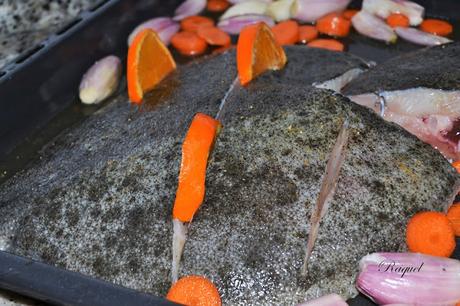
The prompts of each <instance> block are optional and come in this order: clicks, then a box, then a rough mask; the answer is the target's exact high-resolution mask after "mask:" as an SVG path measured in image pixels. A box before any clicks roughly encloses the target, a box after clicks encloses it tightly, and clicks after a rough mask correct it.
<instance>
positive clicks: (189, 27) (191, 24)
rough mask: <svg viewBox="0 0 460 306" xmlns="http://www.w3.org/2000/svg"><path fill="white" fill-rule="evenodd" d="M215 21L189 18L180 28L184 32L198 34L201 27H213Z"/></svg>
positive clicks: (206, 18) (184, 20)
mask: <svg viewBox="0 0 460 306" xmlns="http://www.w3.org/2000/svg"><path fill="white" fill-rule="evenodd" d="M213 26H214V21H213V20H212V19H211V18H208V17H204V16H189V17H187V18H184V19H182V21H181V22H180V27H181V29H182V30H184V31H188V32H197V31H198V29H199V28H200V27H213Z"/></svg>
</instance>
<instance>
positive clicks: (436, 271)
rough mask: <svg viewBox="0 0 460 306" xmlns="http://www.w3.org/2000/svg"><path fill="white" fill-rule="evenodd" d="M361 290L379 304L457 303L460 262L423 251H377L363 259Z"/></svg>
mask: <svg viewBox="0 0 460 306" xmlns="http://www.w3.org/2000/svg"><path fill="white" fill-rule="evenodd" d="M356 287H357V288H358V290H359V291H360V292H361V293H363V294H365V295H366V296H368V297H369V298H371V299H372V300H373V301H375V302H376V303H377V304H379V305H389V304H410V305H436V306H437V305H439V306H441V305H452V306H453V305H455V304H456V303H457V302H459V301H460V290H459V289H460V261H458V260H455V259H450V258H445V257H435V256H428V255H424V254H419V253H374V254H370V255H367V256H365V257H364V258H363V259H361V261H360V273H359V276H358V279H357V281H356Z"/></svg>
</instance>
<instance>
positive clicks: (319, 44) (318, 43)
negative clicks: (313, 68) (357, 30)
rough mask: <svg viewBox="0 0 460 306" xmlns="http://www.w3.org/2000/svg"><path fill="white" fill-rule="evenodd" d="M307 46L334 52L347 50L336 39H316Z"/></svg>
mask: <svg viewBox="0 0 460 306" xmlns="http://www.w3.org/2000/svg"><path fill="white" fill-rule="evenodd" d="M307 46H309V47H312V48H321V49H327V50H332V51H343V50H344V49H345V47H344V45H343V44H342V43H341V42H340V41H338V40H335V39H325V38H321V39H315V40H312V41H311V42H309V43H308V44H307Z"/></svg>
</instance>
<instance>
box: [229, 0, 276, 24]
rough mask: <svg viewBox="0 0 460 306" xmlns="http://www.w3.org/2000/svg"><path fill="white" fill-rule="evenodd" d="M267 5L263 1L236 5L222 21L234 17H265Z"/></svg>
mask: <svg viewBox="0 0 460 306" xmlns="http://www.w3.org/2000/svg"><path fill="white" fill-rule="evenodd" d="M267 7H268V5H267V3H264V2H262V1H246V2H241V3H238V4H235V5H234V6H232V7H230V8H229V9H228V10H227V11H226V12H225V13H224V14H223V15H222V16H221V17H220V20H224V19H227V18H230V17H234V16H241V15H264V14H265V11H266V10H267Z"/></svg>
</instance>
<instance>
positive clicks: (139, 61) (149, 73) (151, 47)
mask: <svg viewBox="0 0 460 306" xmlns="http://www.w3.org/2000/svg"><path fill="white" fill-rule="evenodd" d="M127 64H128V65H127V81H128V96H129V99H130V100H131V102H133V103H136V104H139V103H141V102H142V98H143V96H144V94H145V93H146V92H147V91H149V90H152V89H153V88H154V87H155V86H156V85H157V84H158V83H159V82H161V81H162V80H163V79H164V78H165V77H166V76H167V75H169V74H170V73H171V72H172V71H173V70H175V69H176V62H175V61H174V59H173V57H172V55H171V53H170V52H169V50H168V48H167V47H166V46H165V45H164V44H163V43H162V42H161V40H160V38H159V37H158V35H157V34H156V33H155V32H154V31H153V30H151V29H145V30H143V31H142V32H140V33H139V34H137V35H136V37H135V38H134V40H133V42H132V43H131V46H130V47H129V50H128V60H127Z"/></svg>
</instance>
